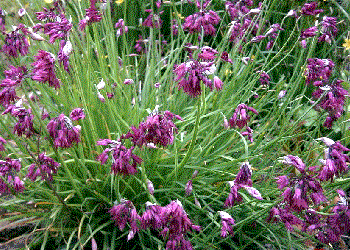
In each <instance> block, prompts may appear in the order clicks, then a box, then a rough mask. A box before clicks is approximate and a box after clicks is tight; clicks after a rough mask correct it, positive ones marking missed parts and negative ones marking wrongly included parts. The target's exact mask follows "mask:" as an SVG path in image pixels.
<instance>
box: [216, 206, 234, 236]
mask: <svg viewBox="0 0 350 250" xmlns="http://www.w3.org/2000/svg"><path fill="white" fill-rule="evenodd" d="M218 213H219V215H220V217H221V224H222V227H221V237H223V238H226V237H227V236H228V234H231V235H233V226H234V225H235V220H234V219H233V218H232V217H231V215H229V214H228V213H226V212H224V211H218Z"/></svg>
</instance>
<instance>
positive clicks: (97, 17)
mask: <svg viewBox="0 0 350 250" xmlns="http://www.w3.org/2000/svg"><path fill="white" fill-rule="evenodd" d="M96 2H97V0H90V7H89V8H87V9H86V10H85V13H86V15H85V18H84V19H82V20H80V22H79V29H80V30H81V31H83V30H85V28H86V26H87V25H91V24H93V23H97V22H99V21H101V20H102V16H101V13H100V12H99V11H98V10H97V8H96Z"/></svg>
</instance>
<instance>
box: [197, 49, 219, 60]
mask: <svg viewBox="0 0 350 250" xmlns="http://www.w3.org/2000/svg"><path fill="white" fill-rule="evenodd" d="M218 53H219V52H218V51H217V50H215V49H213V48H211V47H209V46H204V47H202V48H201V51H200V53H199V54H198V58H199V59H202V60H204V61H213V60H214V59H216V57H217V56H216V55H217V54H218Z"/></svg>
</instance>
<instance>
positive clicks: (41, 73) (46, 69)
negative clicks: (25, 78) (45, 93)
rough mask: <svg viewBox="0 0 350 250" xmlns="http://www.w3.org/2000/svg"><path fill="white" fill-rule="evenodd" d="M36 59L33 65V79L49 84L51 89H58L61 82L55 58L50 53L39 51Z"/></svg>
mask: <svg viewBox="0 0 350 250" xmlns="http://www.w3.org/2000/svg"><path fill="white" fill-rule="evenodd" d="M34 58H35V62H33V63H32V66H33V72H32V74H33V75H32V79H33V80H34V81H38V82H42V83H45V82H47V83H48V84H49V85H50V86H51V87H54V88H55V89H58V88H59V87H60V85H61V82H60V80H59V79H58V78H57V77H56V73H55V61H56V58H55V56H54V55H53V54H51V53H50V52H47V51H44V50H39V51H38V54H37V55H36V56H34Z"/></svg>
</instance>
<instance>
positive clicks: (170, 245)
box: [109, 199, 200, 250]
mask: <svg viewBox="0 0 350 250" xmlns="http://www.w3.org/2000/svg"><path fill="white" fill-rule="evenodd" d="M109 213H110V214H111V216H112V220H114V221H115V223H116V225H117V226H118V227H119V229H120V230H123V229H124V228H125V226H126V224H127V223H128V224H129V225H130V230H129V234H128V240H130V239H132V238H133V237H134V236H135V234H136V233H137V232H138V231H140V230H147V229H153V230H157V231H159V233H160V235H161V236H162V237H163V238H164V239H165V240H167V244H166V249H167V250H171V249H184V250H189V249H192V245H191V242H189V241H188V240H186V234H187V233H188V232H190V231H191V230H195V231H200V226H197V225H194V224H193V223H192V222H191V220H190V219H189V218H188V216H187V214H186V212H185V210H184V209H183V207H182V204H181V202H180V201H179V200H176V201H172V202H170V204H168V205H167V206H165V207H162V206H159V205H156V204H152V203H150V202H147V203H146V211H145V212H144V213H143V215H142V216H139V215H138V214H137V211H136V209H135V207H134V205H133V203H132V202H131V201H129V200H125V199H122V200H121V202H120V203H118V204H116V205H114V206H113V207H112V208H111V209H110V210H109ZM139 225H140V226H139Z"/></svg>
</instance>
